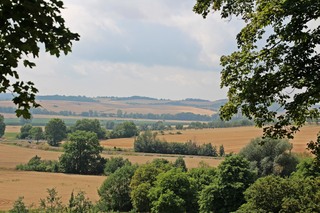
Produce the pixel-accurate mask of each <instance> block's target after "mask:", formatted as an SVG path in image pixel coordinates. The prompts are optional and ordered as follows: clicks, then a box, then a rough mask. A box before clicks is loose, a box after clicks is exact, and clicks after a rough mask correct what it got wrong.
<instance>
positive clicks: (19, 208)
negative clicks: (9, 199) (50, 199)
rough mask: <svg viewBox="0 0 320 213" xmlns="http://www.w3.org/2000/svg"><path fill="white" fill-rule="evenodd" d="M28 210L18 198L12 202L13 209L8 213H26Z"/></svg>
mask: <svg viewBox="0 0 320 213" xmlns="http://www.w3.org/2000/svg"><path fill="white" fill-rule="evenodd" d="M28 212H29V210H28V208H27V207H26V205H25V204H24V202H23V197H19V198H18V199H17V200H16V201H14V204H13V208H12V209H10V211H9V213H28Z"/></svg>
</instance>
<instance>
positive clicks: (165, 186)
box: [149, 168, 198, 212]
mask: <svg viewBox="0 0 320 213" xmlns="http://www.w3.org/2000/svg"><path fill="white" fill-rule="evenodd" d="M149 198H150V200H151V211H152V212H197V210H198V209H197V207H198V205H197V199H196V198H197V192H196V190H195V184H194V179H192V178H189V176H188V175H187V174H186V173H185V172H183V171H182V170H181V169H176V168H174V169H171V170H170V171H168V172H165V173H161V174H159V175H158V176H157V180H156V181H155V183H154V187H152V188H151V189H150V192H149Z"/></svg>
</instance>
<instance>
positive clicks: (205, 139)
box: [101, 126, 320, 153]
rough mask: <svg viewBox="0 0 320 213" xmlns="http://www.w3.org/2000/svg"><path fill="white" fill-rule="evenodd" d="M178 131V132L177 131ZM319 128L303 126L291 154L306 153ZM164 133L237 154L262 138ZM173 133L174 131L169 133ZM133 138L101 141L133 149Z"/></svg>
mask: <svg viewBox="0 0 320 213" xmlns="http://www.w3.org/2000/svg"><path fill="white" fill-rule="evenodd" d="M179 131H180V130H179ZM319 131H320V126H305V127H303V128H302V129H301V131H300V132H298V133H297V134H296V135H295V138H294V139H293V140H290V142H291V143H292V144H293V152H304V151H306V144H307V142H309V141H311V140H316V136H317V133H318V132H319ZM169 132H170V131H165V135H161V134H158V137H159V138H161V139H163V140H166V141H168V142H187V141H189V140H191V141H194V142H196V143H198V144H203V143H212V144H213V145H216V146H217V147H219V146H220V145H223V146H224V148H225V151H226V152H227V153H230V152H235V153H237V152H239V151H240V150H241V149H242V148H243V147H244V146H245V145H246V144H248V143H249V142H250V140H251V139H253V138H256V137H259V136H262V129H259V128H256V127H234V128H215V129H199V130H194V129H191V130H182V131H180V132H181V133H182V134H174V135H172V134H169ZM171 132H172V133H175V132H176V131H171ZM133 142H134V139H133V138H123V139H111V140H105V141H102V142H101V144H102V145H103V146H105V147H110V148H113V147H118V148H126V149H132V148H133Z"/></svg>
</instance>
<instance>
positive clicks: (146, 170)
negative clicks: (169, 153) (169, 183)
mask: <svg viewBox="0 0 320 213" xmlns="http://www.w3.org/2000/svg"><path fill="white" fill-rule="evenodd" d="M172 168H173V166H172V164H171V163H169V161H167V160H165V159H155V160H153V161H152V162H151V163H147V164H144V165H141V166H139V167H138V169H137V170H136V171H135V173H134V175H133V177H132V180H131V183H130V188H131V193H130V197H131V201H132V205H133V207H134V209H135V210H136V211H138V212H150V211H151V201H150V199H149V197H148V194H149V191H150V189H151V187H153V186H154V184H155V181H156V178H157V176H158V175H159V174H161V173H164V172H167V171H169V170H170V169H172Z"/></svg>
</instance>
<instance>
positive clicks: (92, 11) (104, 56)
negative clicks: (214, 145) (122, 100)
mask: <svg viewBox="0 0 320 213" xmlns="http://www.w3.org/2000/svg"><path fill="white" fill-rule="evenodd" d="M64 2H65V7H66V9H65V10H64V11H63V17H64V18H65V20H66V25H67V26H68V27H69V28H70V29H71V30H72V31H74V32H77V33H79V34H80V36H81V38H80V41H79V42H76V43H74V45H73V52H72V53H71V54H69V55H67V56H62V57H60V58H59V59H56V58H54V57H52V56H49V55H48V54H46V53H42V54H41V55H40V58H39V59H37V60H36V63H37V67H36V68H34V69H32V70H23V72H22V73H21V77H22V79H23V80H31V81H34V82H35V83H36V86H37V87H38V89H39V90H40V94H41V95H53V94H64V95H86V96H90V97H96V96H132V95H140V96H148V97H155V98H169V99H184V98H201V99H208V100H216V99H222V98H226V89H220V70H221V67H220V65H219V58H220V56H221V55H223V54H229V53H231V52H232V51H234V50H235V49H236V42H235V36H236V34H237V32H238V31H239V30H240V27H241V22H240V21H239V20H237V19H232V20H231V21H228V20H221V19H220V17H219V14H211V15H210V16H209V17H208V18H207V19H203V18H202V17H201V16H200V15H197V14H195V13H194V12H193V11H192V7H193V5H194V3H195V0H175V1H172V0H152V1H150V0H134V1H133V0H121V1H119V0H90V1H79V0H64Z"/></svg>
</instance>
